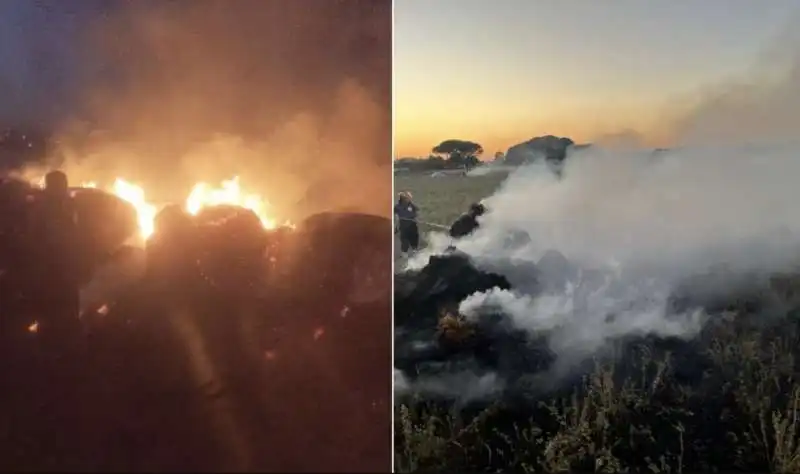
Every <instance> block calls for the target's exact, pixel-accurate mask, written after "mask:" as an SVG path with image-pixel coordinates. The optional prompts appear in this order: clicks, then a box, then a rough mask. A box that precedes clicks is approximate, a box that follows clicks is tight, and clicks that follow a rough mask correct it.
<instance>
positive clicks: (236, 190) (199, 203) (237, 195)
mask: <svg viewBox="0 0 800 474" xmlns="http://www.w3.org/2000/svg"><path fill="white" fill-rule="evenodd" d="M226 204H227V205H233V206H241V207H243V208H245V209H250V210H251V211H253V212H254V213H255V214H256V215H257V216H258V218H259V219H261V224H262V225H263V226H264V228H266V229H274V228H275V227H277V223H276V222H275V220H274V219H270V218H269V217H268V216H267V214H266V208H267V206H268V205H269V203H268V202H266V201H265V200H263V199H261V197H259V196H257V195H255V194H244V193H243V192H242V188H241V186H239V177H238V176H236V177H234V178H233V179H229V180H227V181H223V182H222V184H221V186H220V187H218V188H212V187H209V186H208V184H206V183H197V184H196V185H195V186H194V188H192V192H191V193H189V197H188V198H187V199H186V210H187V211H188V212H189V214H192V215H197V213H198V212H200V209H202V208H204V207H208V206H219V205H226Z"/></svg>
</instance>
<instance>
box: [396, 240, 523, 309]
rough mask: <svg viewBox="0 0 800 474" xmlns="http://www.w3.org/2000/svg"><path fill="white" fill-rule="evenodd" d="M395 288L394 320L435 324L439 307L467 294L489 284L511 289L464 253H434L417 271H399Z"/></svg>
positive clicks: (505, 282) (489, 287)
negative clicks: (401, 272) (479, 267)
mask: <svg viewBox="0 0 800 474" xmlns="http://www.w3.org/2000/svg"><path fill="white" fill-rule="evenodd" d="M396 279H397V280H399V281H400V284H398V285H396V288H398V291H395V303H394V305H395V320H396V321H400V322H401V323H405V322H411V321H420V322H424V323H423V324H425V323H427V324H434V325H435V324H436V323H435V321H436V320H437V318H438V315H439V313H440V311H441V309H442V308H443V307H445V306H452V305H454V304H455V305H457V304H458V303H460V302H461V301H462V300H463V299H464V298H466V297H467V296H469V295H471V294H473V293H477V292H480V291H487V290H490V289H492V288H498V289H501V290H508V289H511V283H509V281H508V280H507V279H506V278H505V277H504V276H502V275H499V274H497V273H491V272H485V271H482V270H480V269H478V267H476V266H475V264H474V262H473V261H472V259H470V257H469V256H467V255H466V254H464V253H460V252H457V251H456V252H450V253H447V254H444V255H434V256H432V257H431V258H430V260H429V261H428V264H427V265H426V266H425V267H424V268H423V269H422V270H420V271H413V272H410V273H406V274H400V275H398V276H397V277H396Z"/></svg>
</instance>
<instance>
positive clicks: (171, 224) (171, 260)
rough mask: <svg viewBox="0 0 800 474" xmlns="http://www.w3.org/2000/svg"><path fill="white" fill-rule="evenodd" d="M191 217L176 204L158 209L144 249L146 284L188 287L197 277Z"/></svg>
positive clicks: (193, 225) (193, 229)
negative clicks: (147, 282) (151, 232)
mask: <svg viewBox="0 0 800 474" xmlns="http://www.w3.org/2000/svg"><path fill="white" fill-rule="evenodd" d="M195 234H196V232H195V223H194V221H193V220H192V216H191V215H189V213H188V212H186V211H185V210H184V209H183V207H182V206H180V205H178V204H169V205H167V206H165V207H164V208H163V209H161V210H160V211H159V212H158V213H157V214H156V216H155V218H154V220H153V234H152V235H151V236H150V238H148V239H147V243H146V246H145V256H146V262H147V263H146V274H147V279H148V281H150V282H152V283H155V284H156V285H157V286H160V287H163V286H167V285H168V286H171V287H172V286H175V285H172V283H180V284H184V285H189V284H190V283H191V282H192V281H193V280H194V279H195V278H196V277H197V275H198V273H199V269H198V267H197V258H198V257H197V249H196V246H197V241H196V239H195Z"/></svg>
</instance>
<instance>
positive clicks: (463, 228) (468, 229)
mask: <svg viewBox="0 0 800 474" xmlns="http://www.w3.org/2000/svg"><path fill="white" fill-rule="evenodd" d="M485 213H486V207H485V206H484V205H483V204H482V203H479V202H477V203H474V204H472V205H471V206H470V207H469V211H467V212H466V213H464V214H462V215H461V216H460V217H459V218H458V219H456V221H455V222H453V225H451V226H450V237H452V238H454V239H460V238H462V237H466V236H468V235H470V234H472V233H473V232H475V230H477V229H478V228H479V227H480V224H479V223H478V217H481V216H482V215H484V214H485Z"/></svg>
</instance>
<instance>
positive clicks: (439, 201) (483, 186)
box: [394, 173, 507, 258]
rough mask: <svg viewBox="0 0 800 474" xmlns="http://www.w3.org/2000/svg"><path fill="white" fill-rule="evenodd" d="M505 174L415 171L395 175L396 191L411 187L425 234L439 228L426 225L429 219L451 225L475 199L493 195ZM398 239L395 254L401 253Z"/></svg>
mask: <svg viewBox="0 0 800 474" xmlns="http://www.w3.org/2000/svg"><path fill="white" fill-rule="evenodd" d="M506 176H507V175H506V174H503V173H497V174H490V175H484V176H474V177H472V176H471V177H460V176H447V177H442V178H431V177H430V176H428V175H427V174H425V175H423V174H415V175H406V176H397V177H395V180H394V183H395V191H396V192H400V191H410V192H411V193H412V194H413V196H414V202H415V203H416V204H417V206H419V220H420V221H421V222H422V223H421V224H420V232H421V233H422V238H423V239H424V235H425V233H426V232H430V231H431V230H441V229H436V228H434V227H433V226H430V225H426V224H425V223H427V222H430V223H433V224H437V225H442V226H448V227H449V226H450V224H452V223H453V221H454V220H456V218H457V217H458V216H460V215H461V214H462V213H463V212H465V211H466V210H467V209H468V208H469V205H470V204H472V203H473V202H477V201H480V200H481V199H483V198H485V197H487V196H490V195H491V194H492V193H493V192H494V191H495V190H497V188H498V187H499V186H500V184H501V183H502V182H503V180H504V179H505V178H506ZM398 248H399V242H396V245H395V258H398V257H399V255H400V254H399V250H397V249H398Z"/></svg>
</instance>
